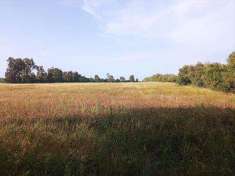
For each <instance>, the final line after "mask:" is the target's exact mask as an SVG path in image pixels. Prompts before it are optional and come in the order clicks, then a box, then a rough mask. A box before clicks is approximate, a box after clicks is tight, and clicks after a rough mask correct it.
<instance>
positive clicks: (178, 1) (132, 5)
mask: <svg viewBox="0 0 235 176" xmlns="http://www.w3.org/2000/svg"><path fill="white" fill-rule="evenodd" d="M167 2H168V3H167ZM82 8H83V10H85V11H86V12H87V13H89V14H91V15H93V16H94V17H95V18H97V19H98V20H99V22H100V23H101V24H102V26H103V30H104V32H105V33H106V34H112V35H117V36H137V37H145V38H164V39H169V40H173V41H175V42H196V43H197V42H198V41H200V39H201V40H202V41H206V40H208V41H213V42H215V41H214V40H215V38H216V37H217V38H218V37H219V38H222V39H223V38H224V39H226V40H231V37H234V36H235V32H234V31H235V22H234V17H235V1H234V0H170V1H166V2H162V1H160V0H155V1H152V0H149V1H145V0H126V1H118V0H83V7H82ZM230 43H231V44H234V43H233V42H230Z"/></svg>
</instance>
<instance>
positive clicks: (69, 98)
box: [0, 83, 235, 176]
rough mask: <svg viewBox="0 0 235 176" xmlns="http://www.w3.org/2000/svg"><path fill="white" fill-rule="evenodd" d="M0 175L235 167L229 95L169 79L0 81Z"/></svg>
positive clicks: (216, 171) (234, 111) (207, 171)
mask: <svg viewBox="0 0 235 176" xmlns="http://www.w3.org/2000/svg"><path fill="white" fill-rule="evenodd" d="M0 120H1V121H0V175H6V176H7V175H20V176H23V175H30V176H31V175H32V176H37V175H43V176H44V175H45V176H47V175H48V176H51V175H55V176H60V175H61V176H62V175H71V176H72V175H102V176H103V175H107V176H109V175H203V176H204V175H234V174H235V169H234V168H235V167H234V166H235V95H233V94H225V93H221V92H215V91H211V90H207V89H198V88H193V87H179V86H176V85H175V84H168V83H135V84H42V85H40V84H39V85H8V84H4V85H0Z"/></svg>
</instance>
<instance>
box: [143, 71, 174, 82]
mask: <svg viewBox="0 0 235 176" xmlns="http://www.w3.org/2000/svg"><path fill="white" fill-rule="evenodd" d="M144 81H147V82H152V81H153V82H154V81H156V82H176V81H177V75H174V74H159V73H158V74H155V75H153V76H150V77H146V78H144Z"/></svg>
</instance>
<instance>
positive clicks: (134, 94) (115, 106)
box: [0, 83, 235, 119]
mask: <svg viewBox="0 0 235 176" xmlns="http://www.w3.org/2000/svg"><path fill="white" fill-rule="evenodd" d="M197 106H204V107H209V106H213V107H218V108H221V109H226V108H232V109H233V108H235V95H234V94H226V93H222V92H217V91H212V90H208V89H201V88H195V87H181V86H177V85H175V84H173V83H121V84H112V83H103V84H101V83H97V84H95V83H84V84H76V83H75V84H72V83H71V84H24V85H17V84H0V119H8V118H53V117H69V116H72V117H76V116H78V117H81V116H97V115H106V114H107V113H110V111H114V112H117V113H118V112H120V113H121V112H122V111H126V110H128V109H138V108H142V109H144V108H146V109H148V108H165V107H166V108H179V107H181V108H187V107H197Z"/></svg>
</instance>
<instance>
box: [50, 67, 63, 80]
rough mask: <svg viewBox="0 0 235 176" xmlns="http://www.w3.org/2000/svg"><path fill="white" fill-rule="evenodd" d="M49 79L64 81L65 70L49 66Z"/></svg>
mask: <svg viewBox="0 0 235 176" xmlns="http://www.w3.org/2000/svg"><path fill="white" fill-rule="evenodd" d="M47 79H48V81H49V82H62V81H63V72H62V70H60V69H58V68H49V69H48V75H47Z"/></svg>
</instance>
